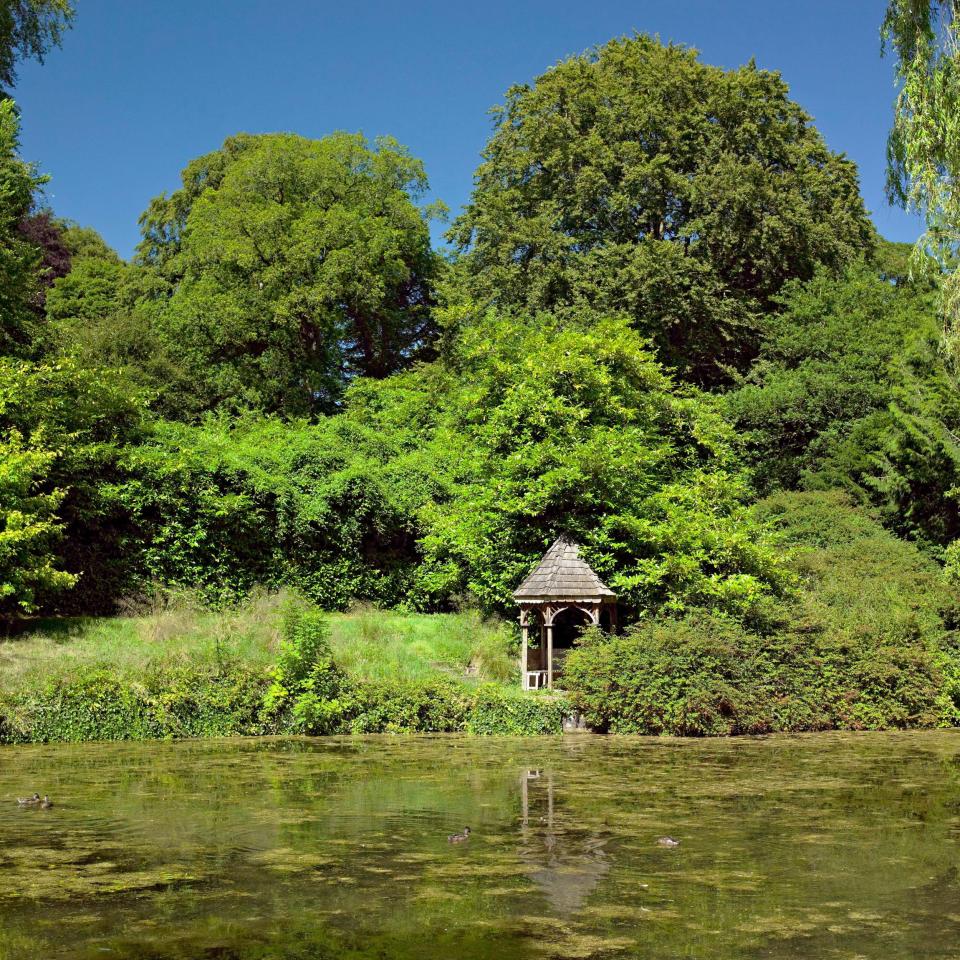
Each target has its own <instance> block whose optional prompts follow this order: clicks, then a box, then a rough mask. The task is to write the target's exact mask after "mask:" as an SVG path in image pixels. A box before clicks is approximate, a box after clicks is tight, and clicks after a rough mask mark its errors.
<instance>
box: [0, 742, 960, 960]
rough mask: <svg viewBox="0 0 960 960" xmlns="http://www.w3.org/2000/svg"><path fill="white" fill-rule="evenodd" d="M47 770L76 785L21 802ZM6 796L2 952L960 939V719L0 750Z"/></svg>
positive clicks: (507, 949)
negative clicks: (701, 731) (874, 725)
mask: <svg viewBox="0 0 960 960" xmlns="http://www.w3.org/2000/svg"><path fill="white" fill-rule="evenodd" d="M34 790H39V791H40V792H41V793H44V792H46V793H49V794H50V795H51V797H52V798H53V799H54V801H55V806H54V807H53V808H52V809H48V810H40V809H37V808H20V807H18V806H17V804H16V799H15V798H16V797H17V796H18V795H23V794H26V793H32V792H33V791H34ZM0 798H2V805H0V958H2V960H19V958H21V957H29V958H31V960H35V958H37V957H44V958H50V957H71V958H81V960H82V958H93V957H96V958H109V957H137V958H150V960H161V958H164V960H165V958H190V960H194V958H218V960H228V958H268V957H269V958H276V960H279V958H304V960H306V958H310V960H315V958H325V957H347V958H356V960H360V958H368V957H369V958H372V957H382V958H414V957H417V958H419V957H431V958H433V957H446V958H450V960H470V958H479V957H484V958H498V960H510V958H522V957H536V958H551V957H557V958H568V957H570V958H572V957H604V958H615V957H644V958H663V960H667V958H669V960H676V958H679V957H690V958H704V960H707V958H717V960H721V958H722V960H731V958H752V957H758V958H759V957H764V958H781V957H804V958H828V957H838V958H841V957H842V958H855V957H869V958H880V957H882V958H884V960H891V958H900V957H902V958H911V960H918V958H925V957H944V956H948V955H949V956H954V955H956V954H955V951H954V948H955V945H956V944H957V942H958V939H957V938H958V936H960V874H958V862H960V732H953V731H938V732H912V733H896V734H820V735H810V736H798V737H770V738H764V739H736V740H722V741H721V740H711V741H679V740H655V739H628V738H603V737H591V736H584V735H582V736H568V737H566V738H563V739H559V738H558V739H553V738H549V739H547V738H545V739H530V740H496V739H481V738H475V739H470V738H464V737H439V736H438V737H420V738H416V737H404V738H400V737H398V738H386V737H364V738H354V739H339V738H333V739H316V740H304V739H268V740H222V741H203V742H188V743H170V744H166V743H161V744H157V743H150V744H86V745H81V746H50V747H23V748H20V747H17V748H0ZM464 826H470V827H471V828H472V834H471V836H470V839H469V840H468V841H466V842H465V843H458V844H451V843H448V841H447V835H448V834H452V833H455V832H457V831H460V830H461V829H462V828H463V827H464ZM663 835H671V836H673V837H675V838H676V839H678V840H679V841H680V844H679V846H676V847H672V848H671V847H663V846H658V845H657V842H656V841H657V839H658V838H659V837H661V836H663Z"/></svg>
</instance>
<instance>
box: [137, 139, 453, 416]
mask: <svg viewBox="0 0 960 960" xmlns="http://www.w3.org/2000/svg"><path fill="white" fill-rule="evenodd" d="M426 186H427V181H426V176H425V174H424V172H423V166H422V164H421V163H420V162H419V161H417V160H415V159H414V158H412V157H411V156H410V155H409V153H408V152H407V151H406V150H405V149H404V148H402V147H401V146H399V145H398V144H397V143H396V142H395V141H393V140H390V139H382V140H378V141H377V142H376V143H375V144H373V145H371V144H369V143H367V141H366V140H364V138H363V137H361V136H359V135H349V134H343V133H339V134H334V135H333V136H330V137H327V138H325V139H323V140H307V139H304V138H303V137H298V136H294V135H292V134H270V135H263V136H249V135H246V134H242V135H239V136H236V137H231V138H230V139H229V140H227V141H226V143H225V144H224V146H223V148H222V149H220V150H218V151H215V152H214V153H212V154H209V155H207V156H204V157H201V158H199V159H198V160H195V161H194V162H193V163H191V164H190V165H189V166H188V167H187V168H186V170H184V172H183V187H182V189H180V190H178V191H176V192H175V193H174V194H173V195H171V196H169V197H167V196H162V197H159V198H157V199H156V200H154V201H153V202H152V203H151V205H150V207H149V209H148V210H147V212H146V213H145V214H144V216H143V218H142V221H141V222H142V225H143V236H144V239H143V242H142V244H141V246H140V258H141V261H142V262H143V263H144V264H145V265H146V266H148V267H151V268H154V269H155V270H156V271H157V273H158V275H159V276H162V277H163V279H164V280H165V281H166V282H167V283H168V284H169V295H168V296H165V297H157V298H155V299H154V300H152V301H151V302H149V303H145V304H144V307H143V308H144V309H145V310H146V311H147V312H148V314H149V319H150V323H151V325H152V327H153V329H154V330H155V332H156V336H157V338H158V341H159V342H160V345H161V348H162V349H163V350H165V351H166V353H167V354H168V355H169V356H170V357H171V358H174V359H175V363H171V369H173V370H174V371H179V372H177V373H176V375H175V376H174V382H173V383H172V384H170V385H169V387H167V388H166V389H165V392H164V403H165V409H166V410H168V411H170V413H171V415H173V416H177V417H183V416H184V415H187V416H189V415H191V414H198V413H201V412H202V411H204V410H211V409H217V408H225V409H244V408H248V409H251V408H252V409H256V410H261V411H269V412H280V413H283V414H285V415H301V414H306V413H312V412H315V411H317V410H323V409H330V408H331V407H332V405H333V404H335V403H336V402H337V400H338V398H339V396H340V394H341V392H342V390H343V387H344V386H345V384H346V383H347V382H349V381H350V380H351V379H352V378H353V377H355V376H357V375H363V376H372V377H383V376H386V375H388V374H390V373H392V372H394V371H396V370H398V369H401V368H403V367H404V366H406V365H408V364H409V363H411V362H412V361H413V360H414V359H416V358H417V357H420V356H422V355H423V354H424V351H425V350H427V349H428V348H429V346H430V343H431V340H432V337H433V322H432V314H431V303H432V298H433V294H432V284H433V282H434V279H435V277H436V275H437V271H438V268H439V259H438V258H437V256H436V255H435V254H434V253H433V252H432V250H431V247H430V234H429V228H428V221H429V218H430V216H431V210H430V209H421V208H418V207H417V206H416V205H415V203H414V200H415V199H416V198H418V197H419V196H420V195H421V194H422V193H423V191H424V190H425V189H426Z"/></svg>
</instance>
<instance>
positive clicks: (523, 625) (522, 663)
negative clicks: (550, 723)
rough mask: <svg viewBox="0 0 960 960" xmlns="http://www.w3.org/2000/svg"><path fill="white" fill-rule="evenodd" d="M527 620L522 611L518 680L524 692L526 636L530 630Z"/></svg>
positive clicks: (527, 617) (526, 615)
mask: <svg viewBox="0 0 960 960" xmlns="http://www.w3.org/2000/svg"><path fill="white" fill-rule="evenodd" d="M528 619H529V615H528V613H527V611H526V610H524V611H523V613H521V614H520V632H521V633H522V634H523V644H522V646H521V647H520V679H521V684H522V686H523V688H524V690H526V688H527V634H528V632H529V630H530V627H529V626H528V623H527V621H528Z"/></svg>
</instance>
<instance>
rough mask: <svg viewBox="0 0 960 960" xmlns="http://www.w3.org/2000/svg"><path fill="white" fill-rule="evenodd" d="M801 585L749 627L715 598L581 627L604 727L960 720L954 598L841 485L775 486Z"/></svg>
mask: <svg viewBox="0 0 960 960" xmlns="http://www.w3.org/2000/svg"><path fill="white" fill-rule="evenodd" d="M757 509H758V511H759V512H760V513H762V514H764V515H765V516H767V517H768V518H770V520H771V521H772V522H773V523H775V525H776V526H777V527H778V529H779V531H780V536H781V540H782V542H783V543H784V545H785V546H790V547H792V548H793V558H794V559H793V564H794V567H795V569H796V572H797V574H798V576H799V578H800V583H801V586H800V588H799V589H798V591H797V592H796V594H795V595H794V596H793V597H790V598H789V599H787V600H785V601H781V602H778V603H777V604H775V605H773V606H772V607H771V608H770V609H769V610H768V611H767V618H766V623H765V624H762V625H760V626H757V627H754V628H748V627H746V626H744V625H743V624H742V623H738V622H736V621H734V620H732V619H731V618H729V617H724V616H722V615H720V614H718V613H716V612H715V611H712V610H700V611H693V612H691V613H689V614H688V615H686V616H685V617H683V618H681V619H671V620H644V621H640V622H638V623H637V624H635V625H634V626H633V627H632V628H631V629H630V630H628V631H627V633H626V634H625V635H623V636H620V637H614V638H605V637H603V636H602V635H601V636H590V637H587V638H586V640H585V642H584V644H583V645H582V646H581V647H580V648H579V649H578V650H576V651H574V652H573V653H572V654H571V655H570V657H569V658H568V661H567V673H568V676H569V682H570V686H571V688H572V689H574V690H575V691H576V700H577V703H578V705H579V706H580V708H581V709H582V710H583V711H584V714H585V716H586V718H587V719H588V721H589V722H590V723H591V724H593V725H594V726H595V727H597V728H599V729H605V730H612V731H616V732H621V733H624V732H630V733H656V734H659V733H672V734H682V735H704V734H707V735H715V734H732V733H769V732H774V731H795V730H822V729H832V728H837V727H840V728H848V729H885V728H890V727H911V726H938V725H945V724H955V723H956V722H957V721H958V719H960V686H958V679H960V672H958V671H960V657H958V654H960V650H958V647H957V641H956V638H955V636H954V634H953V633H952V631H949V632H948V630H947V627H948V626H952V625H953V620H954V618H955V616H956V604H955V601H954V600H953V599H952V598H951V597H950V596H949V595H948V591H947V590H946V589H945V585H944V584H943V582H942V579H941V577H940V575H939V573H938V570H937V568H936V565H935V564H933V563H932V562H931V561H930V560H928V559H927V558H925V557H924V556H923V555H922V554H921V553H920V552H919V551H918V550H917V549H916V548H915V547H913V546H911V545H909V544H906V543H904V542H902V541H900V540H897V539H896V538H895V537H894V536H892V535H891V534H889V533H887V532H886V531H884V530H883V529H882V528H880V526H879V525H878V524H876V523H875V522H874V521H872V520H870V519H869V518H868V517H867V516H865V515H864V514H862V513H860V512H858V511H856V510H854V509H853V508H852V507H851V506H850V505H849V504H848V503H847V502H846V501H845V500H844V499H843V498H842V497H841V496H838V495H837V494H834V493H825V494H816V493H815V494H778V495H776V496H775V497H773V498H771V499H769V500H766V501H763V502H762V503H761V504H760V505H759V506H758V508H757Z"/></svg>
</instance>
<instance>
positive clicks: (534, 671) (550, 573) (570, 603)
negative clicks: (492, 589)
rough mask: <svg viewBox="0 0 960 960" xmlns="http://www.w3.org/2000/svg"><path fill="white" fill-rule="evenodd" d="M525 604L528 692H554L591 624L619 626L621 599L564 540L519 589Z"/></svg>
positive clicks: (522, 622) (523, 662) (522, 657)
mask: <svg viewBox="0 0 960 960" xmlns="http://www.w3.org/2000/svg"><path fill="white" fill-rule="evenodd" d="M513 595H514V597H515V598H516V600H517V602H518V603H519V604H520V628H521V633H522V635H523V646H522V651H521V655H520V670H521V677H522V683H523V688H524V689H525V690H533V689H537V688H539V687H548V688H552V687H553V685H554V681H555V680H556V679H557V678H558V677H559V676H560V675H561V674H562V673H563V662H564V660H565V659H566V655H567V653H568V652H569V650H570V648H571V647H572V646H573V644H574V642H575V641H576V638H577V637H578V636H579V635H580V633H581V632H582V631H583V629H584V627H586V626H588V625H590V624H600V625H601V626H604V625H605V626H606V629H607V630H609V631H610V632H614V631H615V630H616V627H617V598H616V596H615V595H614V593H613V591H612V590H611V589H610V588H609V587H608V586H606V584H604V583H603V581H602V580H601V579H600V578H599V577H598V576H597V575H596V574H595V573H594V572H593V570H591V569H590V566H589V564H588V563H587V562H586V561H585V560H583V559H581V557H580V548H579V546H578V545H577V544H576V543H574V542H573V541H572V540H570V539H569V538H567V537H560V538H559V539H558V540H557V541H556V542H555V543H554V544H553V546H552V547H551V548H550V549H549V550H548V551H547V552H546V553H545V554H544V555H543V558H542V559H541V560H540V563H539V564H537V566H536V568H535V569H534V570H533V572H532V573H531V574H530V575H529V576H528V577H527V578H526V579H525V580H524V581H523V583H522V584H520V586H519V587H518V588H517V589H516V590H515V591H514V594H513Z"/></svg>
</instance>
